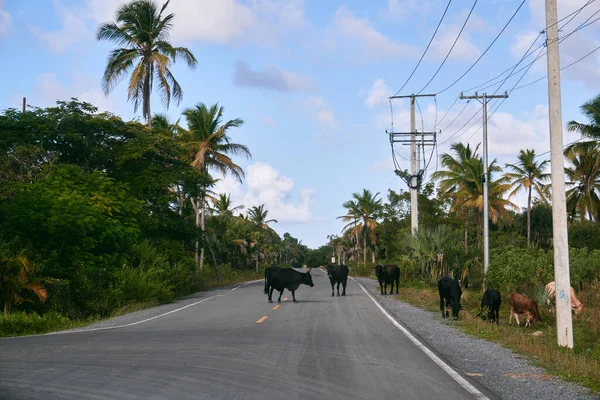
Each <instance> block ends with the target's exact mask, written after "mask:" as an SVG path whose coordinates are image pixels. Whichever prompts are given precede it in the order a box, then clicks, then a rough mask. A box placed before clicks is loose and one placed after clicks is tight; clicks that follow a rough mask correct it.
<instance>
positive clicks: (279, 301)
mask: <svg viewBox="0 0 600 400" xmlns="http://www.w3.org/2000/svg"><path fill="white" fill-rule="evenodd" d="M283 290H284V289H281V291H280V292H279V298H278V299H277V302H278V303H281V296H282V295H283Z"/></svg>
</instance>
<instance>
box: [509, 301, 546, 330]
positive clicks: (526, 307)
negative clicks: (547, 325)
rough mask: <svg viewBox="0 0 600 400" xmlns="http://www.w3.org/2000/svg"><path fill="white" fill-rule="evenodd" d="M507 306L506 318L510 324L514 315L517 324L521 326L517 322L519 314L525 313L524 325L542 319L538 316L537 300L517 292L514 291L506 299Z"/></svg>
mask: <svg viewBox="0 0 600 400" xmlns="http://www.w3.org/2000/svg"><path fill="white" fill-rule="evenodd" d="M508 308H509V314H510V317H509V318H508V324H509V325H511V322H512V317H513V315H514V316H515V319H516V320H517V325H519V326H521V323H520V322H519V314H525V315H526V320H525V326H529V322H530V321H531V323H534V322H538V321H540V322H541V321H542V319H541V318H540V313H539V311H538V304H537V301H535V300H533V299H530V298H529V297H527V296H523V295H521V294H518V293H514V294H513V295H511V296H510V298H509V299H508Z"/></svg>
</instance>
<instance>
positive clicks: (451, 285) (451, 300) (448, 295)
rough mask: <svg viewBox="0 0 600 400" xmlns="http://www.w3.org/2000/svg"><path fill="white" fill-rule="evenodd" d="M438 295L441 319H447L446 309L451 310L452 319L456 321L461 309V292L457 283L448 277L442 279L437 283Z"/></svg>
mask: <svg viewBox="0 0 600 400" xmlns="http://www.w3.org/2000/svg"><path fill="white" fill-rule="evenodd" d="M438 293H439V295H440V311H441V312H442V318H448V317H449V315H448V311H447V310H446V309H447V308H448V307H450V308H451V309H452V319H458V313H459V312H460V310H461V309H462V306H461V305H460V296H462V290H461V288H460V285H459V284H458V282H457V281H456V280H454V279H452V278H450V277H447V276H445V277H443V278H442V279H440V280H439V281H438Z"/></svg>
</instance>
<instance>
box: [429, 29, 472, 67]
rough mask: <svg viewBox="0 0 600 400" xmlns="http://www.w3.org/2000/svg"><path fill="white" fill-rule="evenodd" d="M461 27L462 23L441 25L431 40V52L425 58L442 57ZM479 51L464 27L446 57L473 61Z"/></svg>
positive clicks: (450, 46)
mask: <svg viewBox="0 0 600 400" xmlns="http://www.w3.org/2000/svg"><path fill="white" fill-rule="evenodd" d="M469 21H470V20H469ZM461 27H462V25H458V24H452V25H443V26H441V27H440V30H439V32H438V34H437V35H436V36H435V38H434V39H433V42H431V48H430V50H431V52H430V53H428V57H427V58H429V59H431V58H438V59H444V57H446V55H447V54H448V51H449V50H450V49H451V48H452V45H453V44H454V41H455V40H456V37H457V36H458V33H459V32H460V28H461ZM467 27H469V25H467ZM480 53H481V52H480V51H479V49H478V48H477V46H475V44H473V42H472V41H471V37H470V35H469V33H468V32H466V29H465V31H463V33H462V34H461V35H460V37H459V39H458V41H457V42H456V44H455V45H454V48H453V49H452V52H451V53H450V56H449V57H448V59H449V60H457V61H473V60H475V59H477V57H478V56H479V54H480Z"/></svg>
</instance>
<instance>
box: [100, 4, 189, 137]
mask: <svg viewBox="0 0 600 400" xmlns="http://www.w3.org/2000/svg"><path fill="white" fill-rule="evenodd" d="M169 1H170V0H168V1H167V2H166V3H165V4H164V5H163V6H162V8H160V10H159V9H158V7H157V5H156V3H155V2H154V1H153V0H135V1H132V2H130V3H127V4H124V5H122V6H121V7H120V8H119V9H118V10H117V13H116V22H108V23H104V24H102V25H100V27H99V28H98V33H97V35H96V37H97V39H98V40H108V41H111V42H114V43H116V44H117V45H118V46H120V47H119V48H117V49H115V50H113V51H111V52H110V54H109V56H108V61H107V64H106V69H105V71H104V76H103V77H102V88H103V89H104V93H105V94H107V95H108V94H109V93H110V92H111V91H112V90H113V89H114V87H115V86H116V85H117V83H119V81H120V80H121V79H122V78H123V75H124V74H126V73H127V72H129V71H131V77H130V78H129V86H128V91H127V100H129V101H133V109H134V112H137V109H138V107H139V105H140V103H141V104H142V114H143V116H144V118H145V119H146V121H147V122H148V127H149V128H152V112H151V109H150V93H151V92H152V88H153V85H154V80H155V79H156V80H157V83H158V91H159V93H160V95H161V98H162V102H163V104H164V106H165V107H166V108H169V105H170V103H171V97H173V99H174V100H175V102H176V103H177V104H179V102H180V101H181V99H182V98H183V90H182V89H181V86H180V85H179V82H177V80H176V79H175V77H174V76H173V73H172V72H171V69H170V67H171V64H172V63H175V62H176V61H177V60H178V59H179V60H183V61H184V62H186V63H187V64H188V66H190V67H191V68H194V67H195V66H196V64H197V63H198V61H197V60H196V58H195V57H194V55H193V54H192V52H191V51H189V50H188V49H187V48H185V47H173V45H172V44H171V43H169V36H170V34H171V29H172V28H173V18H174V17H175V15H174V14H168V15H166V16H163V12H164V11H165V9H166V8H167V6H168V5H169Z"/></svg>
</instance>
